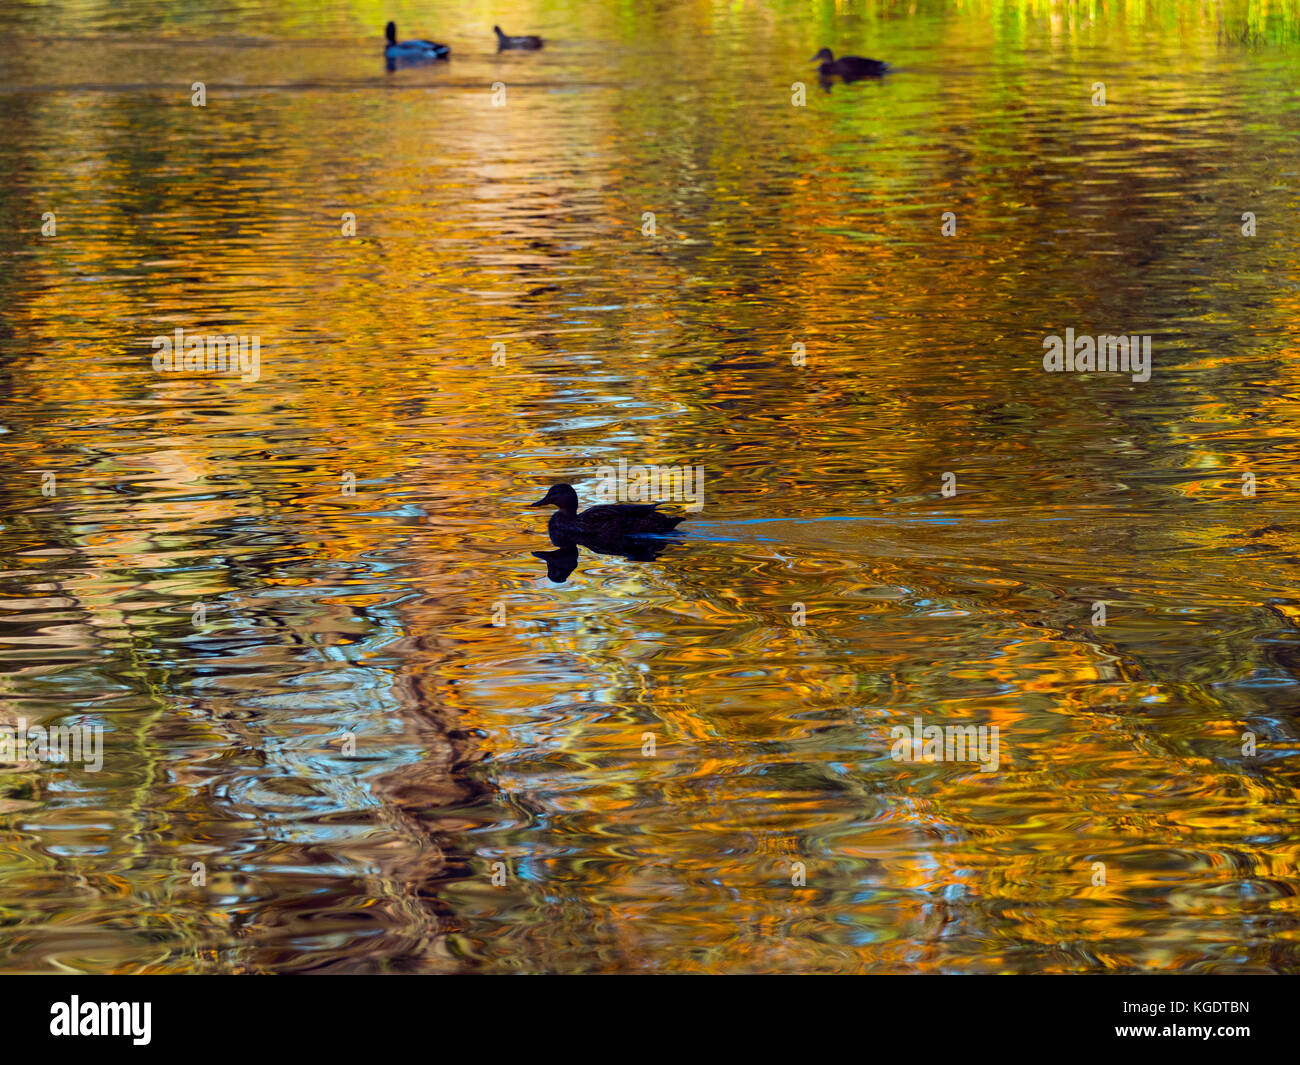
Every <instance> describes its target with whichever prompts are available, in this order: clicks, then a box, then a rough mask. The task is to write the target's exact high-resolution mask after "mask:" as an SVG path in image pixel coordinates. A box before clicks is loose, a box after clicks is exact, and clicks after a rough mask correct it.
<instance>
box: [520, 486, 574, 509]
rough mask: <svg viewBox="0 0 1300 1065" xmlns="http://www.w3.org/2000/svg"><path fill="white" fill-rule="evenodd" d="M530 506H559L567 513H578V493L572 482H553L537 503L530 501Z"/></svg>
mask: <svg viewBox="0 0 1300 1065" xmlns="http://www.w3.org/2000/svg"><path fill="white" fill-rule="evenodd" d="M528 505H529V506H530V507H559V508H560V509H561V510H562V511H564V513H566V514H576V513H578V493H577V492H575V491H574V490H573V485H571V484H553V485H551V487H550V489H549V490H548V491H547V493H546V495H544V496H542V498H541V499H539V500H538V501H537V502H536V503H529V504H528Z"/></svg>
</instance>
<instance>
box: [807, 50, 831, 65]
mask: <svg viewBox="0 0 1300 1065" xmlns="http://www.w3.org/2000/svg"><path fill="white" fill-rule="evenodd" d="M834 59H835V53H834V52H832V51H831V50H830V49H829V48H823V49H822V50H821V51H820V52H818V53H817V54H816V55H815V56H813V57H812V60H811V61H812V62H814V63H830V62H833V61H834Z"/></svg>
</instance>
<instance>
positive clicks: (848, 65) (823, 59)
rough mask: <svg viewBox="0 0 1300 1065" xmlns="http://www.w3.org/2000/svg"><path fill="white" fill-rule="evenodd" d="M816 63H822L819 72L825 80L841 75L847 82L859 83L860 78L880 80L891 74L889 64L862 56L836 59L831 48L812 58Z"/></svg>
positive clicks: (847, 56) (844, 56)
mask: <svg viewBox="0 0 1300 1065" xmlns="http://www.w3.org/2000/svg"><path fill="white" fill-rule="evenodd" d="M812 61H813V62H814V63H820V64H821V65H820V66H819V67H818V68H817V72H818V73H819V74H820V75H821V76H822V77H823V78H833V77H835V76H836V75H839V76H840V77H841V78H843V79H844V80H845V81H857V80H858V79H859V78H879V77H883V76H884V75H885V74H887V73H888V72H889V64H888V63H886V62H884V61H883V60H880V59H867V58H866V57H864V56H860V55H842V56H840V57H839V59H836V58H835V53H834V52H832V51H831V50H830V49H829V48H823V49H822V50H821V51H820V52H818V53H817V54H816V55H815V56H813V57H812Z"/></svg>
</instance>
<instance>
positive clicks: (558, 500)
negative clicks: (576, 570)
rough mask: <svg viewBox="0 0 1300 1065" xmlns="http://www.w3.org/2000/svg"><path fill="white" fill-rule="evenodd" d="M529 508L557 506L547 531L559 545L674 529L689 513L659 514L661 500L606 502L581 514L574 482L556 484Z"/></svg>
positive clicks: (611, 539)
mask: <svg viewBox="0 0 1300 1065" xmlns="http://www.w3.org/2000/svg"><path fill="white" fill-rule="evenodd" d="M528 505H529V506H530V507H556V508H557V509H556V511H555V513H554V514H552V515H551V520H550V521H549V522H547V523H546V530H547V532H549V533H550V535H551V541H552V542H553V543H556V544H565V543H572V542H583V541H586V540H595V541H598V542H604V543H609V542H611V541H618V540H621V539H623V538H624V537H628V536H645V535H647V534H654V533H669V532H672V531H673V530H674V529H675V528H676V527H677V526H678V525H679V524H680V523H681V522H683V521H685V520H686V515H684V514H682V515H676V514H660V513H659V509H658V508H659V507H661V506H662V505H663V504H662V503H607V504H605V505H603V506H599V507H588V508H587V509H586V510H584V511H583V512H582V513H581V514H579V513H578V493H577V492H575V491H574V490H573V485H571V484H553V485H551V487H550V490H549V491H548V492H547V493H546V495H544V496H542V498H541V499H539V500H538V501H537V502H536V503H529V504H528Z"/></svg>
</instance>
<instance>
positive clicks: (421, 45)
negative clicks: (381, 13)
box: [384, 22, 451, 60]
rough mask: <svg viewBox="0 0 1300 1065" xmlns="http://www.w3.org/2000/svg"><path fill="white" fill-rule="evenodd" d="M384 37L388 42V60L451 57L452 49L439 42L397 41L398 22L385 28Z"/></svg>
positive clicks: (385, 55)
mask: <svg viewBox="0 0 1300 1065" xmlns="http://www.w3.org/2000/svg"><path fill="white" fill-rule="evenodd" d="M384 37H385V38H386V40H387V42H388V43H387V45H386V46H385V47H384V57H385V58H386V59H405V60H421V59H446V58H447V56H449V55H451V49H450V48H449V47H448V46H447V45H445V44H439V43H438V42H437V41H426V40H414V41H399V40H398V39H397V23H396V22H390V23H389V24H388V25H387V26H386V27H384Z"/></svg>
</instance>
